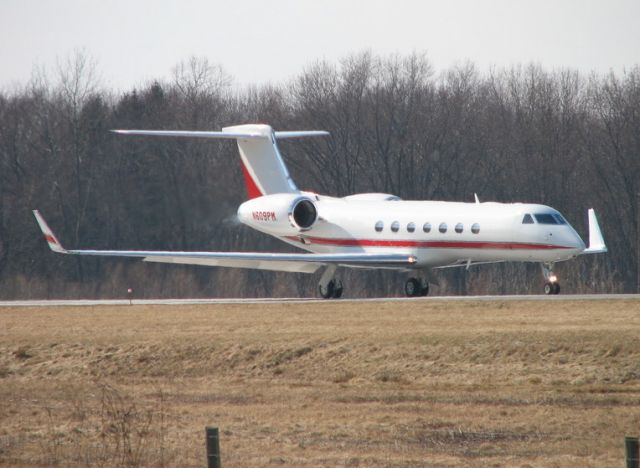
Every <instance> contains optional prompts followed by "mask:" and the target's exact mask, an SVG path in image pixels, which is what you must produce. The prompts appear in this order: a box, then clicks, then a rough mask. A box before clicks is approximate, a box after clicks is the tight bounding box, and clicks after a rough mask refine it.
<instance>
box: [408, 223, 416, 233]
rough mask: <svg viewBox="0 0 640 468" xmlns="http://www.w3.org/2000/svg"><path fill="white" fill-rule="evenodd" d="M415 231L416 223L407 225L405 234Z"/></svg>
mask: <svg viewBox="0 0 640 468" xmlns="http://www.w3.org/2000/svg"><path fill="white" fill-rule="evenodd" d="M415 230H416V223H409V224H407V232H414V231H415Z"/></svg>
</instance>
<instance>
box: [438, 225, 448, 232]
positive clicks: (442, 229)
mask: <svg viewBox="0 0 640 468" xmlns="http://www.w3.org/2000/svg"><path fill="white" fill-rule="evenodd" d="M438 231H440V232H441V233H442V234H444V233H445V232H447V223H440V226H439V227H438Z"/></svg>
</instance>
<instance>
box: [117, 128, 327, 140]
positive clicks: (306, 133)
mask: <svg viewBox="0 0 640 468" xmlns="http://www.w3.org/2000/svg"><path fill="white" fill-rule="evenodd" d="M111 131H112V132H113V133H118V134H120V135H138V136H164V137H182V138H211V139H230V140H252V139H268V138H269V135H268V134H265V133H258V132H225V131H222V132H208V131H196V130H111ZM273 135H274V136H275V138H276V139H277V140H282V139H286V138H303V137H314V136H326V135H329V132H325V131H324V130H301V131H296V132H273Z"/></svg>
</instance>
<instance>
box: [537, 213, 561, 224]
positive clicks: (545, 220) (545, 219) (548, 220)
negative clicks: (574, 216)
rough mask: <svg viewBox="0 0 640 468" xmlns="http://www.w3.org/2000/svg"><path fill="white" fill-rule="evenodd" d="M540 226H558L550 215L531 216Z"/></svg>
mask: <svg viewBox="0 0 640 468" xmlns="http://www.w3.org/2000/svg"><path fill="white" fill-rule="evenodd" d="M533 216H534V217H535V218H536V221H538V223H540V224H560V223H558V221H557V220H556V218H555V217H554V216H553V214H551V213H539V214H535V215H533Z"/></svg>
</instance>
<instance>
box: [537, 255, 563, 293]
mask: <svg viewBox="0 0 640 468" xmlns="http://www.w3.org/2000/svg"><path fill="white" fill-rule="evenodd" d="M540 266H541V267H542V275H543V276H544V280H545V283H544V293H545V294H547V295H549V294H560V283H558V277H557V276H556V275H555V274H554V273H553V263H541V264H540Z"/></svg>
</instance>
